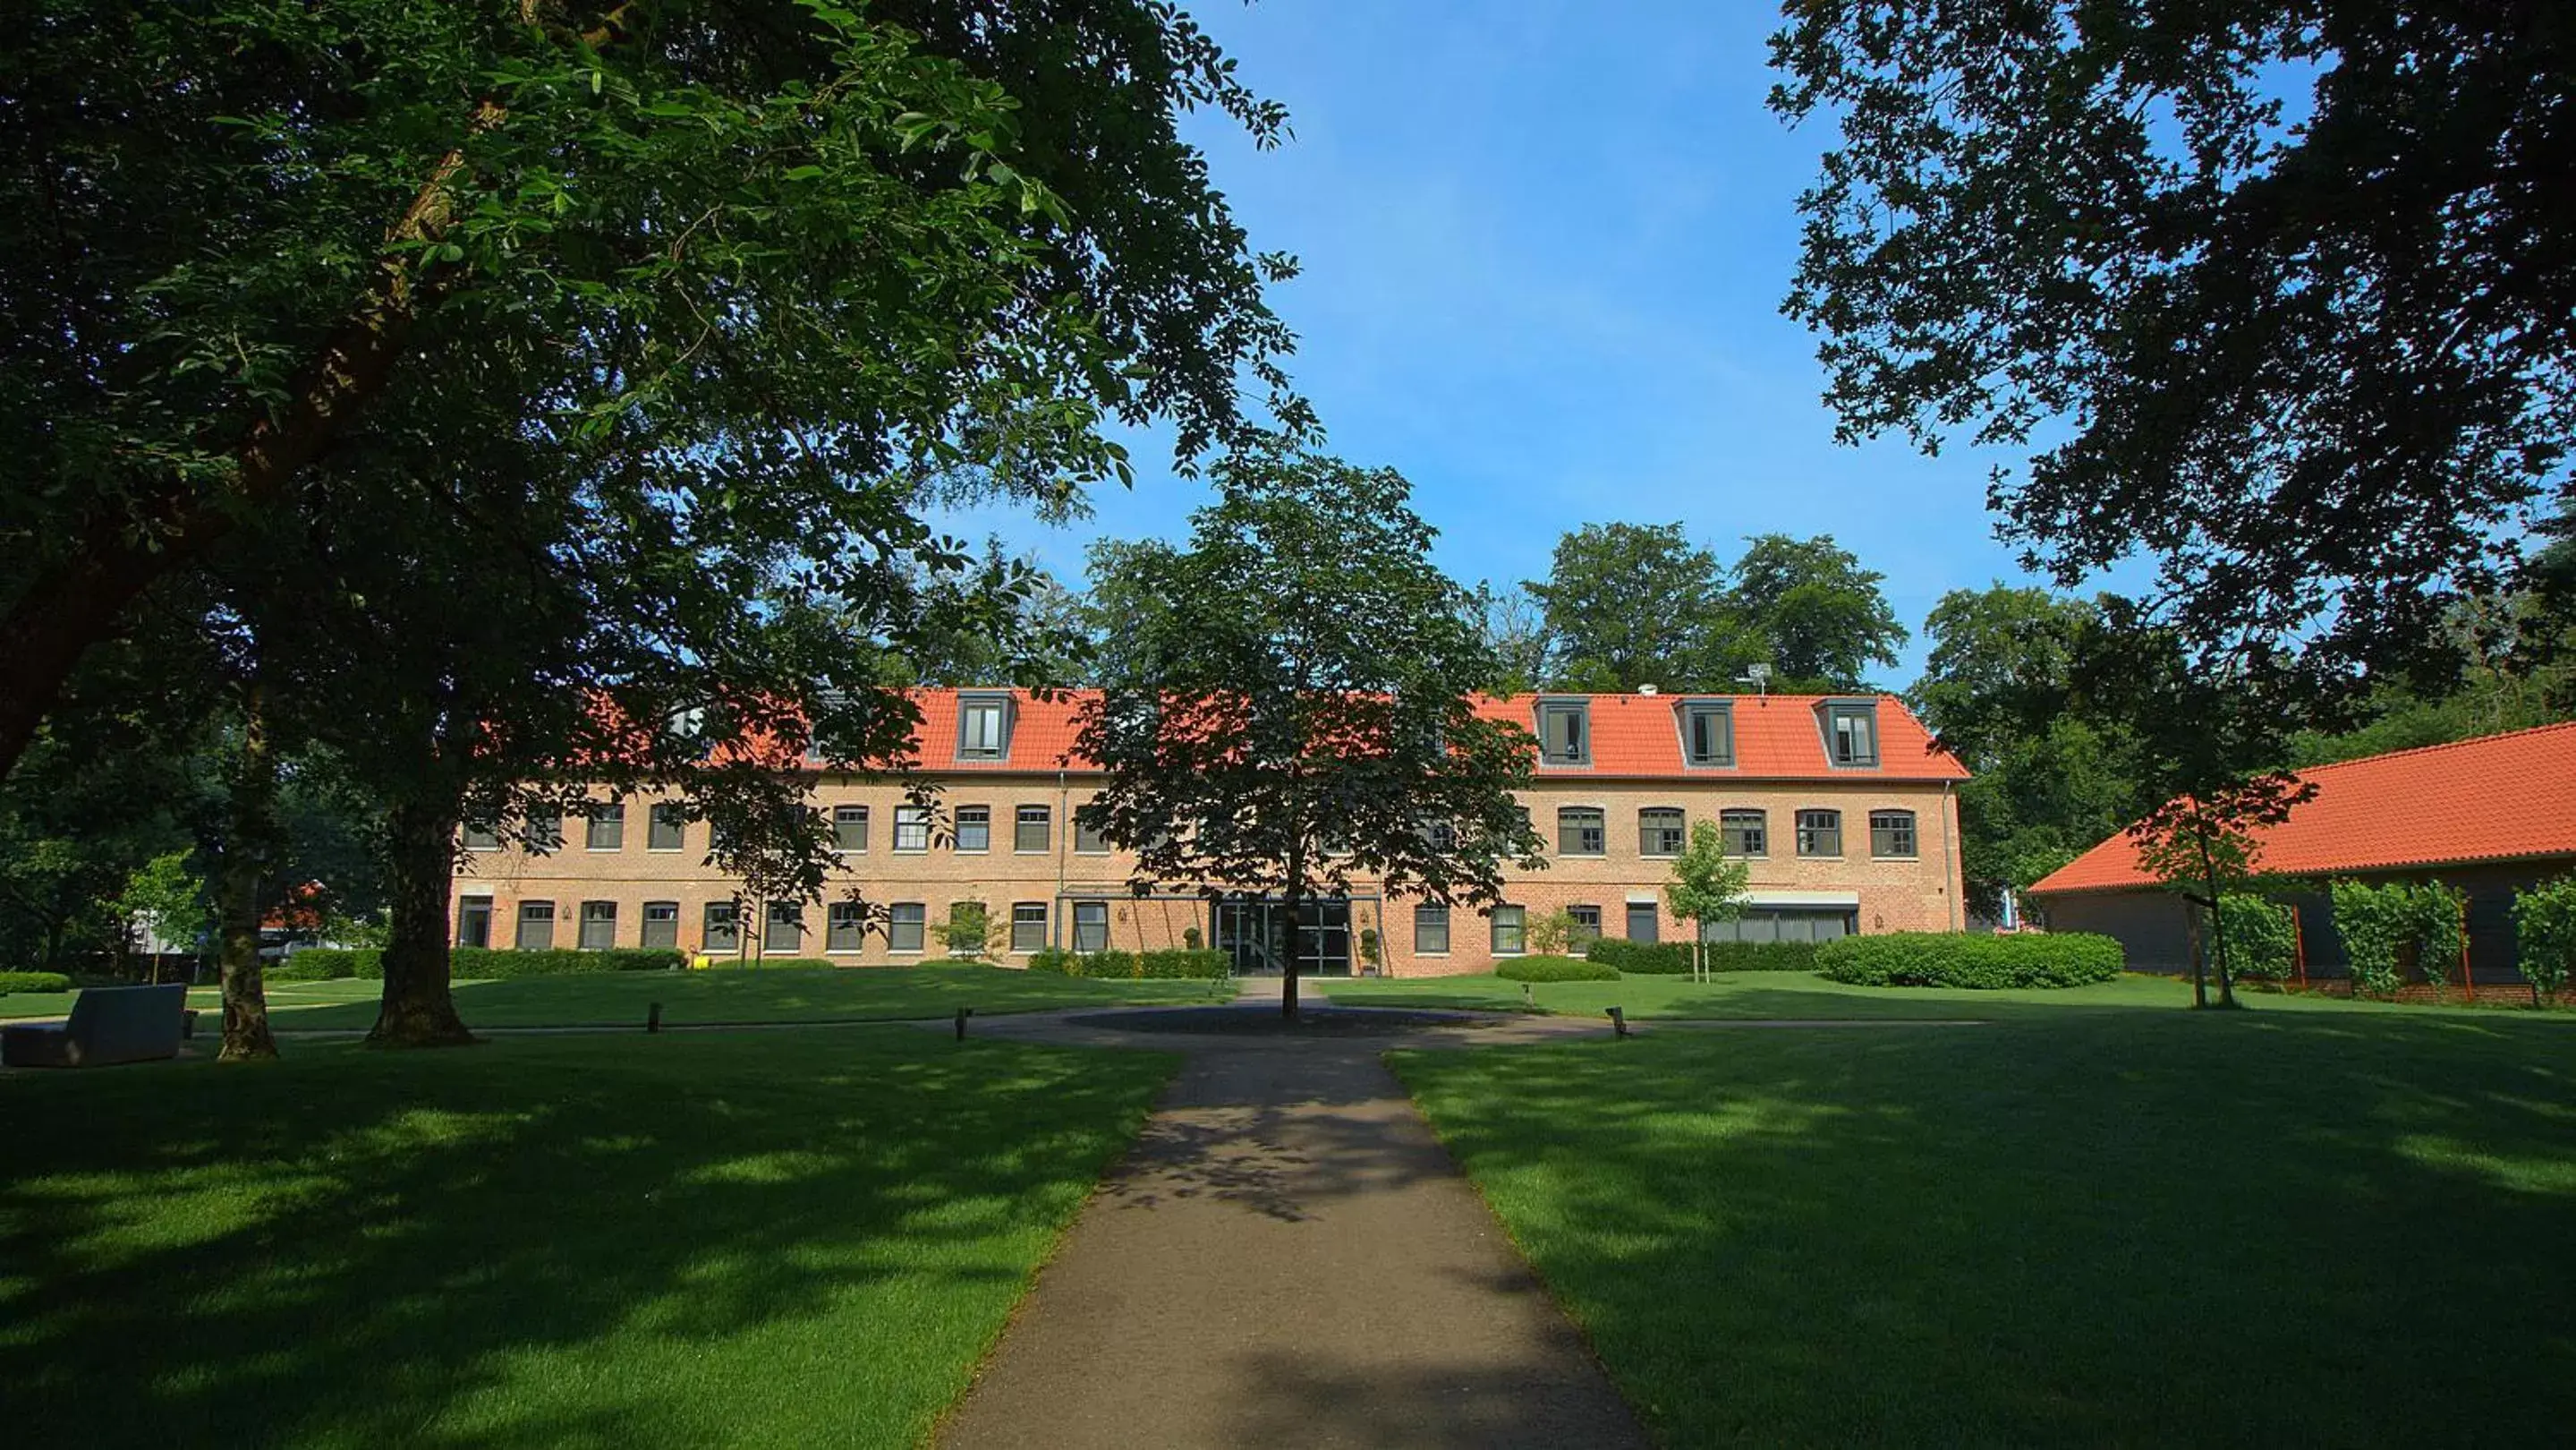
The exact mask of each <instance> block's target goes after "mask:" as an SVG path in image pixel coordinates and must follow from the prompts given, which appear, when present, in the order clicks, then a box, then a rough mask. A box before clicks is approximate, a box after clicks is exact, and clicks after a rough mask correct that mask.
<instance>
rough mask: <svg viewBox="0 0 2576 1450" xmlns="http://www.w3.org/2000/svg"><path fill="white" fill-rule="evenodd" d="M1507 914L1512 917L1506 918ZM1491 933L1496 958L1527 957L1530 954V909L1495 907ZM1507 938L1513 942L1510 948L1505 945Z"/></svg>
mask: <svg viewBox="0 0 2576 1450" xmlns="http://www.w3.org/2000/svg"><path fill="white" fill-rule="evenodd" d="M1505 912H1509V913H1511V915H1510V916H1509V917H1508V918H1506V917H1505V916H1504V913H1505ZM1489 933H1490V942H1491V945H1492V948H1493V953H1494V955H1495V956H1498V957H1519V956H1527V955H1528V954H1529V908H1528V907H1526V906H1497V907H1495V908H1494V909H1493V912H1492V915H1491V925H1490V927H1489ZM1506 937H1508V938H1509V939H1510V941H1511V945H1510V946H1505V945H1503V942H1504V940H1505V938H1506Z"/></svg>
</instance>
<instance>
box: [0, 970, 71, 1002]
mask: <svg viewBox="0 0 2576 1450" xmlns="http://www.w3.org/2000/svg"><path fill="white" fill-rule="evenodd" d="M71 989H72V979H71V978H69V977H66V976H64V975H63V974H62V973H60V972H0V997H5V996H7V995H8V994H9V993H11V992H68V991H70V990H71Z"/></svg>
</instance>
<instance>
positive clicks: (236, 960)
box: [216, 684, 278, 1062]
mask: <svg viewBox="0 0 2576 1450" xmlns="http://www.w3.org/2000/svg"><path fill="white" fill-rule="evenodd" d="M266 703H267V702H266V700H265V698H264V697H263V694H262V691H261V689H260V687H259V686H258V685H256V684H254V685H252V686H251V688H250V695H249V702H248V708H247V710H246V711H245V712H244V717H245V718H244V724H243V729H242V748H241V757H240V759H238V760H237V761H235V762H234V769H233V779H232V800H231V802H230V807H229V809H230V814H231V817H232V819H231V828H230V830H229V832H228V833H227V834H228V836H229V838H230V839H228V840H227V841H226V842H225V849H224V857H223V868H222V872H221V875H220V876H219V878H218V887H217V896H218V907H217V909H218V911H219V912H220V920H219V923H218V930H219V934H220V943H219V946H218V948H217V953H218V955H217V965H218V970H219V971H220V972H221V977H222V982H223V998H224V1035H223V1046H222V1048H221V1050H220V1051H218V1052H217V1054H216V1056H217V1058H218V1059H219V1060H221V1061H224V1062H248V1061H253V1060H256V1059H260V1058H271V1057H275V1056H277V1038H276V1035H275V1034H274V1033H272V1032H270V1030H269V1025H268V988H267V984H266V982H265V981H264V980H263V977H262V973H261V966H260V959H259V917H260V906H261V900H260V897H261V886H262V885H263V883H265V882H266V881H267V880H268V867H269V860H270V848H271V846H272V845H273V844H274V843H275V841H276V839H277V835H278V830H277V757H276V755H275V753H274V745H273V743H272V742H271V740H270V739H269V734H268V719H267V711H266V708H265V706H266Z"/></svg>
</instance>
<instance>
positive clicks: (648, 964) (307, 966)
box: [267, 947, 774, 982]
mask: <svg viewBox="0 0 2576 1450" xmlns="http://www.w3.org/2000/svg"><path fill="white" fill-rule="evenodd" d="M681 964H682V958H681V956H680V954H679V953H678V952H676V951H672V950H669V949H666V948H662V947H614V948H611V949H609V950H606V951H596V952H586V951H579V950H575V949H573V948H570V947H556V948H554V949H552V950H549V951H529V952H518V951H506V950H502V949H499V948H494V947H455V948H452V949H450V950H449V952H448V956H447V970H448V974H449V975H450V976H452V977H455V978H457V979H458V980H460V981H486V982H499V981H511V980H515V979H517V978H520V977H569V976H582V975H588V974H592V973H598V972H664V971H671V970H675V969H676V968H678V967H679V966H680V965H681ZM773 965H774V964H773ZM384 975H385V954H384V952H383V951H382V950H380V949H378V948H375V947H307V948H305V949H304V950H303V951H300V952H297V953H295V954H294V955H293V956H290V957H288V958H287V959H286V960H284V961H282V962H279V963H278V964H277V965H275V966H273V967H270V968H269V969H268V972H267V976H268V978H269V980H271V981H276V982H339V981H346V980H349V979H350V978H357V979H359V980H362V981H370V982H375V981H382V980H383V979H384Z"/></svg>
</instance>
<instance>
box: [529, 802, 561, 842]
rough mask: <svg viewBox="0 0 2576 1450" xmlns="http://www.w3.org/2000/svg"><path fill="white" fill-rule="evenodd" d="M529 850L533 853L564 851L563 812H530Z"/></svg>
mask: <svg viewBox="0 0 2576 1450" xmlns="http://www.w3.org/2000/svg"><path fill="white" fill-rule="evenodd" d="M528 849H529V850H531V851H560V850H562V849H563V812H561V811H530V812H528Z"/></svg>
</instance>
